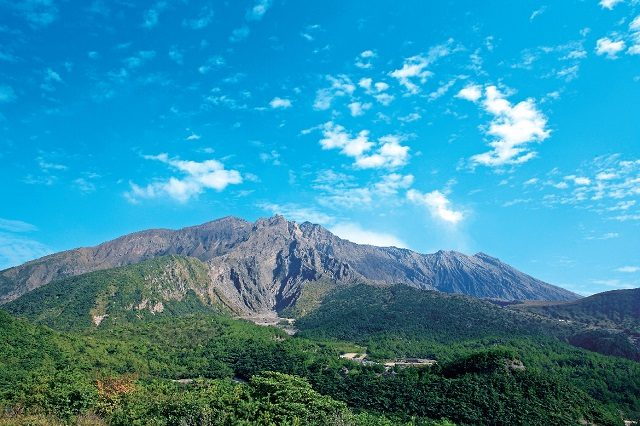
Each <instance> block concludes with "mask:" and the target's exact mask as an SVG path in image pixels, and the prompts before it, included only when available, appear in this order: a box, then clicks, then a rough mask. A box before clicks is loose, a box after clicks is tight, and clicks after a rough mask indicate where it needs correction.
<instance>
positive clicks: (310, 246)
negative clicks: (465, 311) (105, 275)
mask: <svg viewBox="0 0 640 426" xmlns="http://www.w3.org/2000/svg"><path fill="white" fill-rule="evenodd" d="M166 255H180V256H186V257H192V258H196V259H198V260H199V261H200V262H202V264H203V265H204V267H205V269H206V275H207V277H208V287H207V290H206V291H208V292H210V293H216V294H217V295H218V296H219V297H220V298H221V299H224V300H225V304H226V306H227V307H228V308H229V309H231V310H234V311H244V312H247V313H255V312H268V311H273V310H276V311H280V310H282V309H285V308H287V307H290V306H292V305H294V304H295V302H296V301H297V299H298V298H299V296H300V294H301V292H302V288H303V287H304V285H305V284H308V283H330V284H332V285H350V284H355V283H366V284H372V285H391V284H405V285H408V286H410V287H415V288H419V289H424V290H438V291H442V292H446V293H461V294H466V295H469V296H474V297H480V298H494V299H500V300H564V301H567V300H575V299H577V298H578V296H577V295H575V294H573V293H571V292H569V291H567V290H564V289H561V288H559V287H555V286H552V285H550V284H547V283H544V282H542V281H540V280H537V279H535V278H533V277H531V276H529V275H526V274H524V273H522V272H520V271H518V270H516V269H514V268H513V267H511V266H509V265H507V264H505V263H502V262H500V261H499V260H498V259H496V258H493V257H491V256H488V255H486V254H483V253H478V254H476V255H473V256H467V255H464V254H462V253H458V252H454V251H439V252H437V253H433V254H420V253H416V252H414V251H411V250H407V249H400V248H395V247H375V246H370V245H359V244H355V243H352V242H350V241H346V240H343V239H340V238H338V237H337V236H335V235H333V234H332V233H330V232H329V231H328V230H326V229H325V228H323V227H321V226H319V225H314V224H311V223H308V222H305V223H302V224H297V223H295V222H290V221H287V220H286V219H285V218H283V217H282V216H274V217H272V218H268V219H260V220H258V221H256V222H255V223H250V222H247V221H245V220H242V219H238V218H234V217H226V218H222V219H219V220H216V221H213V222H208V223H205V224H203V225H199V226H194V227H188V228H183V229H180V230H175V231H174V230H167V229H154V230H147V231H142V232H137V233H134V234H130V235H125V236H123V237H120V238H117V239H115V240H112V241H109V242H106V243H103V244H100V245H98V246H96V247H86V248H79V249H74V250H69V251H65V252H61V253H56V254H52V255H50V256H45V257H43V258H40V259H37V260H34V261H31V262H27V263H25V264H24V265H21V266H17V267H13V268H9V269H6V270H4V271H0V303H6V302H9V301H11V300H14V299H16V298H18V297H20V296H21V295H23V294H25V293H27V292H29V291H32V290H34V289H36V288H38V287H41V286H43V285H45V284H47V283H49V282H51V281H55V280H59V279H63V278H67V277H73V276H78V275H81V274H84V273H87V272H93V271H98V270H104V269H109V268H113V267H118V266H123V265H130V264H135V263H139V262H141V261H144V260H147V259H151V258H155V257H159V256H166ZM203 291H204V290H203Z"/></svg>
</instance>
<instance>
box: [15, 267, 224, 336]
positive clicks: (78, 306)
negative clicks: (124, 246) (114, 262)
mask: <svg viewBox="0 0 640 426" xmlns="http://www.w3.org/2000/svg"><path fill="white" fill-rule="evenodd" d="M208 283H209V281H208V277H207V270H206V267H205V266H204V265H203V264H202V262H200V261H199V260H198V259H196V258H193V257H181V256H164V257H158V258H153V259H150V260H147V261H144V262H141V263H138V264H135V265H129V266H123V267H120V268H113V269H107V270H103V271H96V272H90V273H88V274H83V275H78V276H75V277H69V278H65V279H62V280H58V281H53V282H51V283H49V284H47V285H45V286H42V287H39V288H37V289H35V290H33V291H31V292H29V293H27V294H25V295H24V296H22V297H20V298H19V299H17V300H15V301H13V302H10V303H8V304H6V305H4V306H3V309H5V310H7V311H8V312H11V313H13V314H16V315H20V316H23V317H25V318H28V319H29V320H32V321H35V322H38V323H41V324H45V325H48V326H49V327H52V328H55V329H57V330H80V329H86V328H90V327H95V326H96V325H97V324H99V325H102V326H108V325H113V324H122V323H127V322H131V321H135V320H141V319H146V318H150V317H153V316H154V315H155V314H156V313H158V312H160V311H162V312H165V313H167V314H171V315H184V314H190V313H195V312H209V311H212V310H213V311H215V312H228V311H229V309H228V308H226V306H225V303H224V298H223V297H221V296H219V295H215V296H214V297H209V296H208V295H207V297H206V298H205V297H203V296H198V295H196V292H195V291H194V289H196V290H198V289H206V288H207V287H208ZM200 293H201V294H207V292H206V291H204V290H203V291H201V292H200Z"/></svg>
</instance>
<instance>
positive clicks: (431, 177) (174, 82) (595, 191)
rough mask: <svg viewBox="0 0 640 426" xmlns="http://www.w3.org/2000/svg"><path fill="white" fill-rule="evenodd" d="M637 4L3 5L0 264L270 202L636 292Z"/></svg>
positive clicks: (577, 287) (313, 216) (639, 183)
mask: <svg viewBox="0 0 640 426" xmlns="http://www.w3.org/2000/svg"><path fill="white" fill-rule="evenodd" d="M639 135H640V2H639V1H638V0H622V1H621V0H600V1H599V0H582V1H571V0H567V1H562V2H550V1H548V2H538V1H535V2H534V1H518V2H514V1H491V2H477V1H438V2H426V1H403V2H390V1H379V2H370V1H349V2H345V1H331V0H325V1H304V2H298V1H291V0H288V1H285V0H272V1H270V0H251V1H227V2H222V1H214V2H207V1H193V0H176V1H170V0H165V1H158V2H132V1H124V0H122V1H121V0H112V1H93V2H89V1H87V2H85V1H82V2H81V1H71V0H66V1H64V0H26V1H13V0H12V1H7V0H0V162H1V164H2V167H0V178H1V179H2V182H3V185H2V186H1V189H0V191H1V192H0V195H1V197H2V203H1V204H0V267H8V266H11V265H15V264H18V263H21V262H24V261H26V260H29V259H32V258H35V257H39V256H41V255H43V254H46V253H49V252H53V251H59V250H64V249H69V248H73V247H77V246H86V245H94V244H97V243H99V242H102V241H104V240H107V239H110V238H114V237H116V236H119V235H122V234H125V233H128V232H132V231H136V230H141V229H145V228H155V227H168V228H177V227H182V226H187V225H193V224H197V223H201V222H206V221H208V220H212V219H215V218H218V217H221V216H226V215H236V216H240V217H244V218H246V219H249V220H254V219H256V218H259V217H264V216H270V215H272V214H274V213H280V214H284V215H285V216H287V217H288V218H290V219H294V220H297V221H303V220H310V221H312V222H316V223H321V224H323V225H325V226H326V227H327V228H329V229H331V230H333V231H334V232H335V233H336V234H338V235H340V236H342V237H344V238H348V239H351V240H354V241H356V242H369V243H373V244H378V245H397V246H402V247H408V248H411V249H414V250H417V251H421V252H431V251H435V250H438V249H455V250H460V251H463V252H465V253H469V254H473V253H475V252H478V251H483V252H486V253H489V254H491V255H493V256H496V257H499V258H500V259H502V260H504V261H506V262H508V263H511V264H512V265H514V266H516V267H518V268H519V269H521V270H523V271H525V272H527V273H530V274H532V275H534V276H536V277H538V278H541V279H543V280H546V281H548V282H551V283H554V284H557V285H561V286H564V287H566V288H568V289H571V290H574V291H577V292H580V293H582V294H589V293H593V292H599V291H605V290H611V289H616V288H630V287H640V203H639V201H640V140H639Z"/></svg>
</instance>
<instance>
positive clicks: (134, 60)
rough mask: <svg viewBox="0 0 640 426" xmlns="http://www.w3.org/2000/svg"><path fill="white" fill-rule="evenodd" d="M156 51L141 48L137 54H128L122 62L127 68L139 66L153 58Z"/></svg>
mask: <svg viewBox="0 0 640 426" xmlns="http://www.w3.org/2000/svg"><path fill="white" fill-rule="evenodd" d="M155 56H156V52H155V51H154V50H141V51H139V52H138V54H137V55H134V56H130V57H128V58H126V59H125V60H124V63H125V64H126V65H127V67H128V68H131V69H133V68H139V67H141V66H142V65H144V64H145V63H146V62H148V61H150V60H151V59H153V58H155Z"/></svg>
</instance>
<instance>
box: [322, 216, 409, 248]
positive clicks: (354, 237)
mask: <svg viewBox="0 0 640 426" xmlns="http://www.w3.org/2000/svg"><path fill="white" fill-rule="evenodd" d="M329 230H330V231H331V232H332V233H334V234H335V235H337V236H338V237H340V238H342V239H345V240H349V241H351V242H352V243H356V244H369V245H372V246H379V247H400V248H407V244H406V243H404V242H403V241H402V240H400V239H399V238H397V237H396V236H394V235H391V234H387V233H384V232H376V231H372V230H368V229H363V228H362V227H361V226H360V225H358V224H356V223H351V222H344V223H337V224H336V225H334V226H332V227H331V228H330V229H329Z"/></svg>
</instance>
